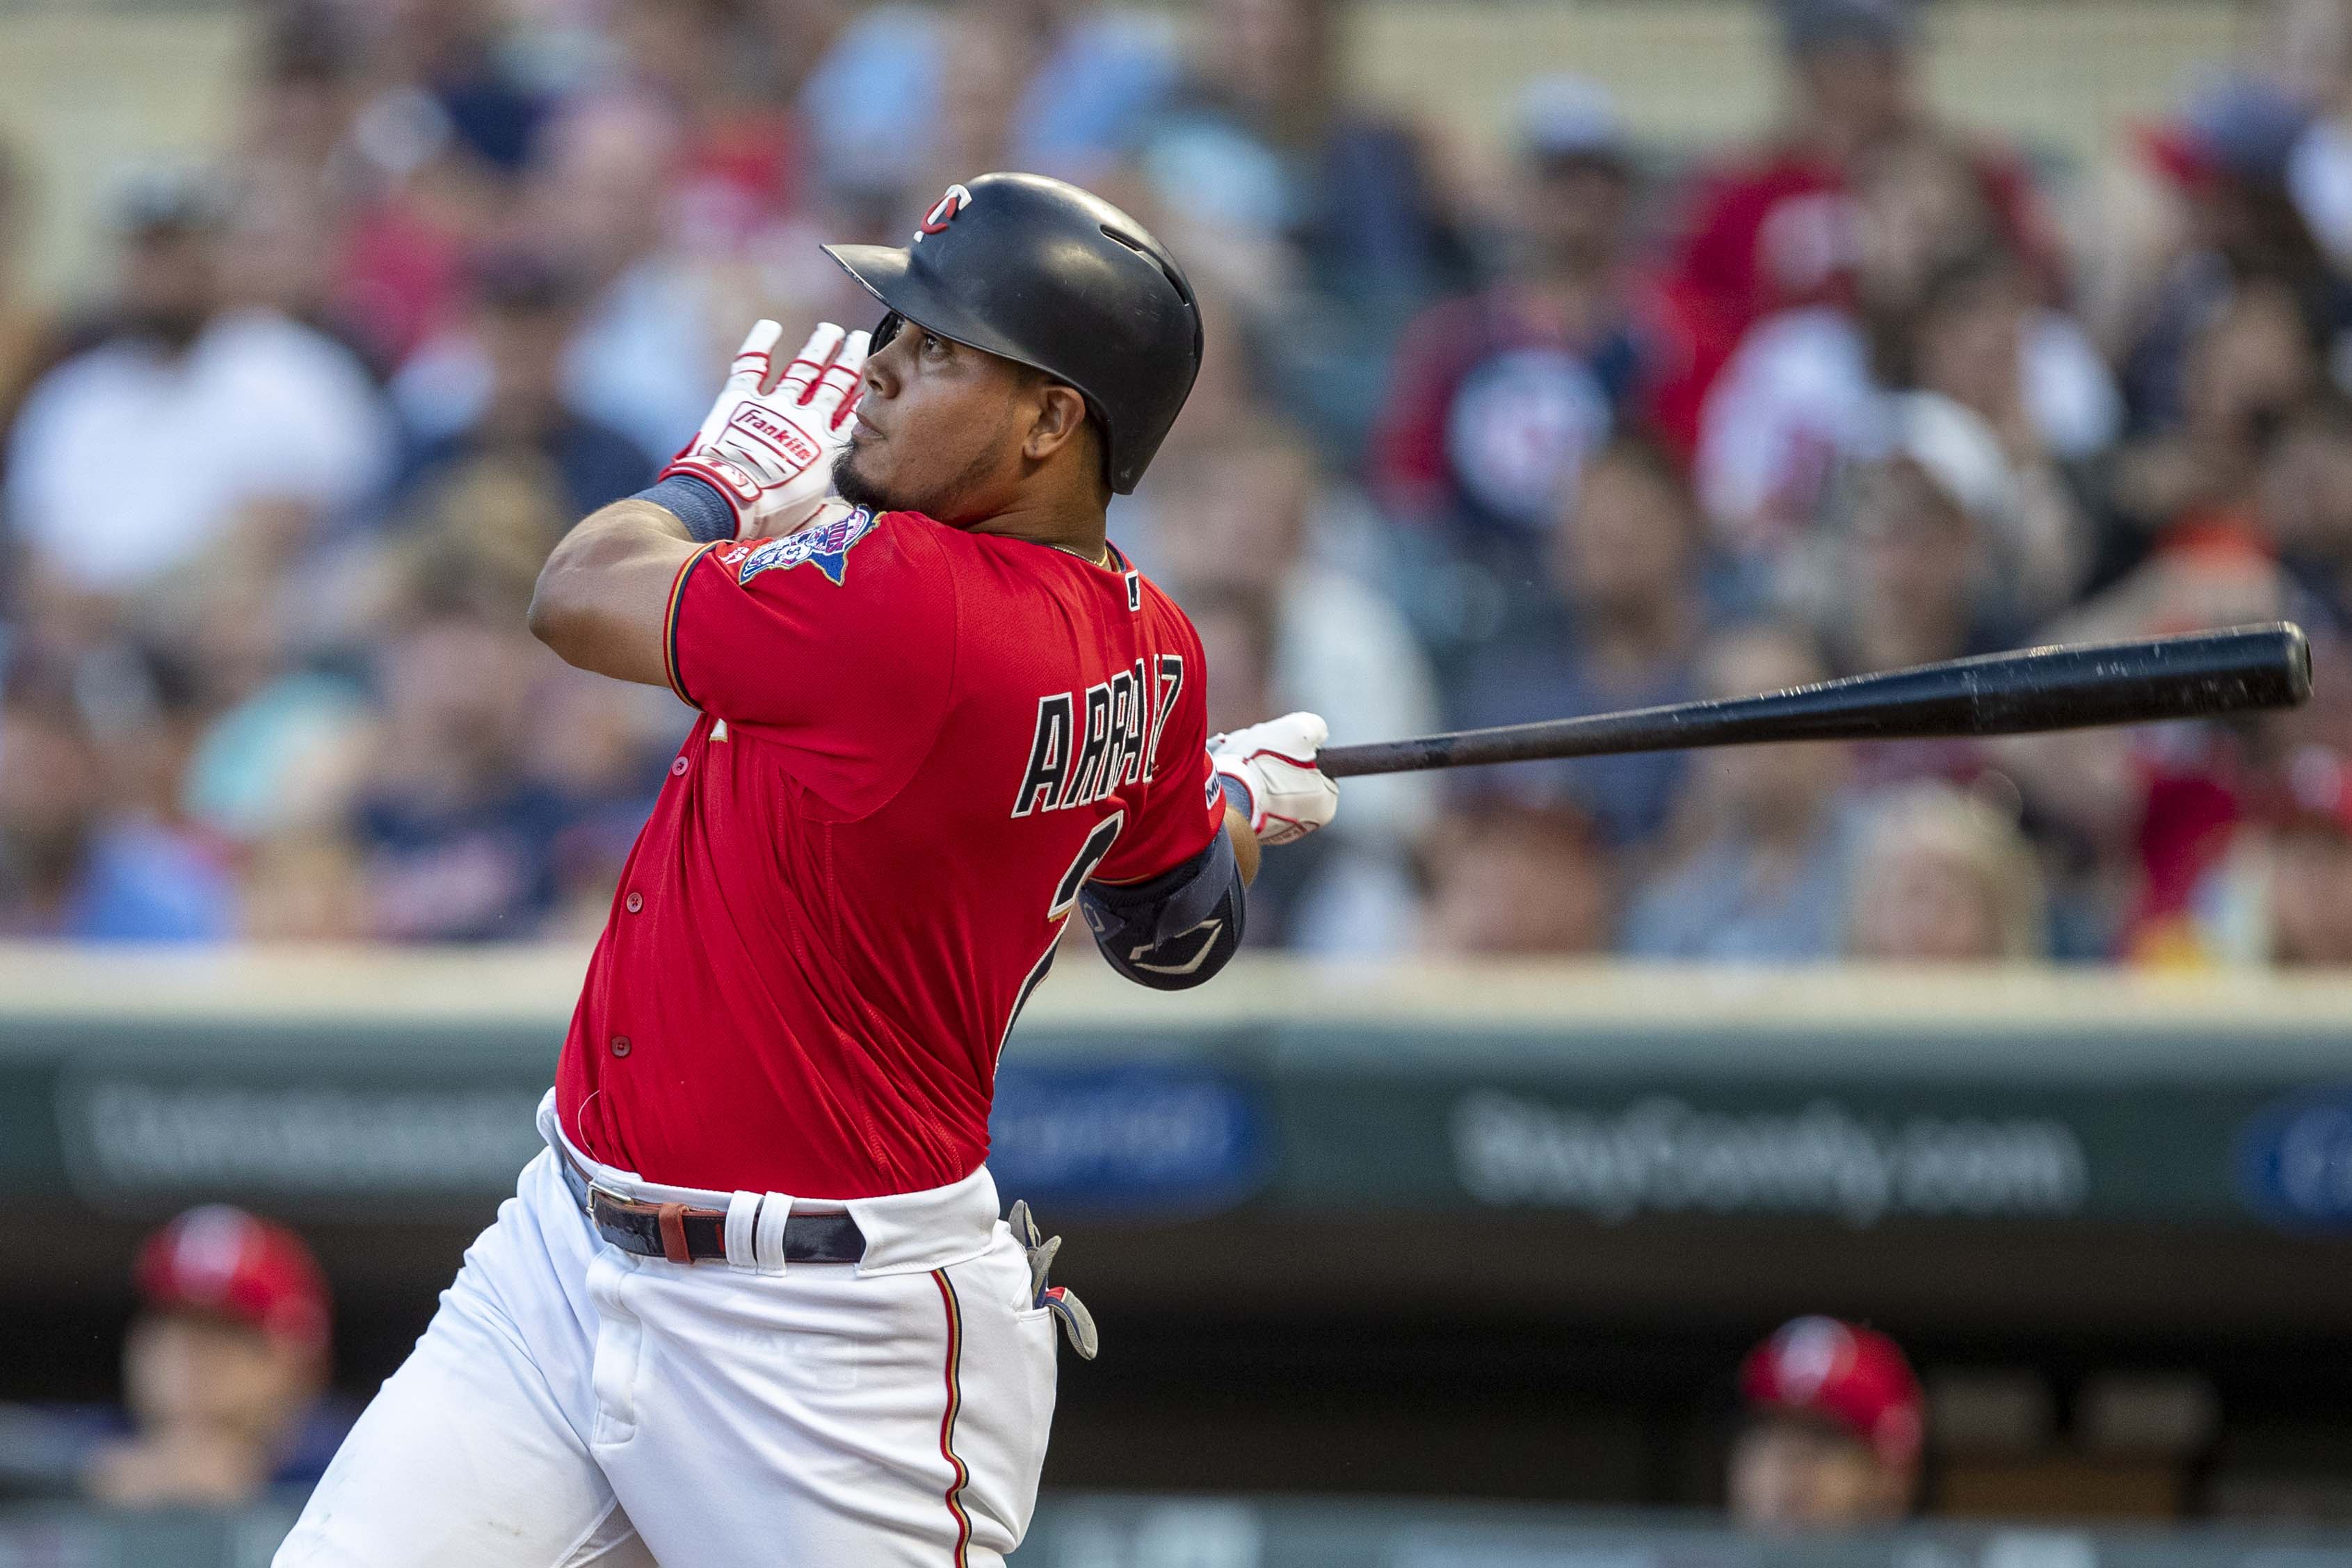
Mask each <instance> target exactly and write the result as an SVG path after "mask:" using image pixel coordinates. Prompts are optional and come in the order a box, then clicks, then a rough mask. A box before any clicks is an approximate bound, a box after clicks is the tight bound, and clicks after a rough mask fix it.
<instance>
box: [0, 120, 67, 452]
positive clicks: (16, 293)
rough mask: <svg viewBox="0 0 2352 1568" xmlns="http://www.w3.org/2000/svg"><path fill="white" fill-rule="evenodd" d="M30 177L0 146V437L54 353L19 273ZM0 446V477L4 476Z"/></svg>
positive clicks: (44, 320) (48, 329)
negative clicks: (27, 391) (28, 389)
mask: <svg viewBox="0 0 2352 1568" xmlns="http://www.w3.org/2000/svg"><path fill="white" fill-rule="evenodd" d="M29 183H30V176H29V174H28V173H27V172H26V169H25V166H24V164H23V162H21V161H20V160H19V159H18V158H17V156H16V151H15V150H14V149H13V148H11V147H10V146H9V145H8V144H7V143H6V142H5V141H0V434H5V432H6V430H7V429H8V427H9V426H10V425H11V424H12V423H15V421H16V407H17V404H19V403H20V402H23V401H24V397H25V392H26V388H28V387H30V386H31V385H32V384H33V378H34V377H36V376H37V375H38V374H39V373H40V371H41V370H42V368H43V367H44V366H45V365H46V364H47V361H48V358H49V356H50V354H51V352H52V349H53V344H54V334H53V329H52V326H51V322H50V319H49V313H48V312H47V311H46V310H44V309H42V308H40V307H39V306H38V305H37V304H36V303H35V301H34V299H33V297H32V295H31V292H30V291H29V290H28V289H27V288H26V285H25V282H24V280H23V279H22V278H21V277H19V276H18V274H17V265H18V263H19V261H20V260H21V259H22V251H23V247H24V244H25V231H26V227H27V225H28V223H29V220H30V218H31V216H32V214H31V213H30V211H29V210H28V209H29V207H30V205H31V200H32V192H31V191H30V190H29V189H28V185H29ZM6 462H7V455H6V452H5V441H0V475H5V472H6V466H5V465H6Z"/></svg>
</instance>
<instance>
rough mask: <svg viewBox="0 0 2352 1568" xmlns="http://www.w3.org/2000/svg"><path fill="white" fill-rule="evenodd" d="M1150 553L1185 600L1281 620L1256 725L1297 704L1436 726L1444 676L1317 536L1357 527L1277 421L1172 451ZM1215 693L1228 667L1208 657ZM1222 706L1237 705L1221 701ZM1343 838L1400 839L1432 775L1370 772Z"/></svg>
mask: <svg viewBox="0 0 2352 1568" xmlns="http://www.w3.org/2000/svg"><path fill="white" fill-rule="evenodd" d="M1146 483H1147V486H1148V489H1149V492H1150V503H1151V513H1152V523H1151V544H1152V546H1153V548H1152V549H1151V551H1150V562H1151V566H1152V570H1153V572H1154V575H1155V576H1157V577H1159V578H1161V579H1163V580H1165V582H1166V584H1167V586H1168V588H1169V591H1171V592H1172V593H1173V594H1175V595H1176V596H1177V599H1178V601H1180V602H1181V603H1183V604H1185V605H1186V606H1187V607H1188V608H1190V607H1192V606H1193V605H1194V603H1195V601H1196V598H1197V596H1198V595H1200V594H1201V593H1202V592H1204V591H1224V592H1230V593H1236V594H1241V595H1244V596H1253V595H1255V596H1263V597H1264V600H1265V604H1266V606H1267V609H1268V612H1269V613H1270V614H1271V616H1272V618H1273V624H1272V635H1273V643H1272V647H1271V649H1270V651H1269V653H1270V658H1271V664H1270V665H1269V666H1268V668H1267V679H1268V681H1269V682H1270V683H1271V687H1272V693H1273V695H1272V696H1271V698H1270V702H1271V704H1272V706H1267V707H1265V709H1264V710H1262V711H1259V712H1255V713H1249V714H1247V715H1245V716H1236V717H1235V718H1234V723H1233V724H1232V725H1230V726H1228V725H1224V724H1223V723H1222V721H1220V722H1219V723H1218V725H1217V726H1216V727H1220V728H1224V727H1239V726H1241V725H1244V724H1255V723H1256V722H1258V721H1259V720H1260V719H1264V718H1268V717H1271V716H1274V715H1275V714H1278V713H1285V712H1288V711H1290V710H1291V709H1293V708H1306V709H1308V710H1310V711H1312V712H1315V713H1318V714H1321V715H1322V716H1324V717H1325V718H1326V719H1328V720H1329V721H1330V725H1331V732H1332V733H1333V734H1334V735H1335V736H1341V737H1350V738H1354V737H1360V738H1363V739H1371V738H1373V737H1380V736H1402V735H1425V734H1427V733H1429V732H1430V731H1431V730H1432V729H1434V728H1435V727H1437V722H1438V700H1437V691H1436V683H1435V678H1434V676H1433V674H1432V673H1431V670H1430V665H1429V660H1428V658H1427V656H1426V655H1425V654H1424V653H1423V652H1422V649H1421V646H1420V644H1419V643H1417V642H1416V641H1415V640H1414V638H1413V634H1412V628H1411V626H1410V625H1409V624H1408V623H1407V622H1406V621H1405V620H1404V618H1403V616H1402V614H1400V613H1399V612H1398V610H1397V607H1396V606H1395V604H1394V603H1393V602H1391V601H1390V600H1388V599H1386V598H1384V597H1382V596H1381V594H1380V593H1379V592H1378V591H1376V590H1375V589H1374V588H1373V587H1372V586H1370V585H1369V584H1367V583H1366V582H1364V581H1363V580H1361V579H1360V577H1359V576H1358V575H1357V574H1355V573H1354V572H1352V571H1349V570H1342V569H1341V568H1339V567H1338V566H1335V565H1332V564H1330V561H1329V560H1328V559H1327V558H1328V555H1329V554H1330V553H1333V552H1331V551H1330V550H1329V549H1323V550H1318V549H1317V547H1318V545H1319V544H1324V543H1325V542H1326V541H1325V540H1324V539H1323V538H1318V536H1321V535H1328V534H1331V533H1334V532H1339V531H1343V530H1345V529H1346V528H1349V526H1350V524H1349V521H1348V520H1347V519H1344V518H1342V517H1334V516H1333V514H1334V513H1335V512H1339V511H1342V510H1344V508H1345V507H1346V503H1345V501H1344V500H1343V499H1342V498H1340V497H1337V496H1335V495H1333V494H1331V493H1330V491H1329V490H1328V488H1327V486H1326V484H1325V481H1324V476H1323V474H1322V471H1321V468H1320V466H1319V465H1318V463H1317V462H1316V459H1315V455H1314V454H1313V453H1312V452H1311V451H1309V450H1308V449H1307V446H1306V445H1305V444H1304V443H1303V442H1301V441H1300V440H1299V439H1297V436H1295V435H1294V434H1290V433H1289V432H1287V431H1286V430H1284V429H1283V428H1281V427H1280V426H1279V425H1277V424H1275V423H1265V424H1262V425H1259V426H1257V427H1256V428H1249V429H1241V430H1234V431H1228V432H1225V433H1223V435H1222V436H1221V437H1220V438H1218V439H1216V440H1215V441H1213V443H1211V444H1208V445H1206V446H1205V447H1203V448H1201V449H1199V450H1197V451H1193V452H1184V451H1181V450H1180V451H1179V452H1177V453H1175V454H1173V455H1163V456H1162V458H1160V460H1159V462H1158V463H1156V464H1155V465H1154V467H1153V470H1152V473H1151V476H1150V479H1149V480H1148V481H1147V482H1146ZM1209 668H1210V672H1211V673H1210V682H1211V686H1212V692H1214V688H1215V684H1216V682H1217V680H1218V678H1219V677H1218V674H1217V673H1216V671H1217V664H1216V660H1215V659H1214V658H1212V659H1211V660H1210V661H1209ZM1220 706H1225V705H1223V704H1222V703H1221V705H1220ZM1429 808H1430V787H1429V782H1428V780H1426V779H1411V778H1403V779H1366V780H1364V781H1363V782H1362V783H1361V784H1360V785H1359V786H1358V787H1357V788H1356V789H1354V790H1353V791H1352V792H1351V797H1350V799H1349V816H1350V817H1351V818H1352V821H1350V822H1349V824H1348V825H1347V826H1346V827H1345V828H1341V827H1340V826H1339V824H1338V823H1336V822H1335V823H1334V824H1333V831H1334V833H1335V834H1336V835H1337V836H1339V837H1340V838H1348V839H1356V840H1362V839H1368V838H1369V839H1372V840H1383V841H1390V842H1395V843H1401V842H1402V841H1403V840H1405V839H1407V838H1410V837H1411V836H1412V834H1413V833H1415V832H1417V831H1419V830H1420V828H1421V826H1422V825H1423V822H1425V821H1427V820H1428V816H1429Z"/></svg>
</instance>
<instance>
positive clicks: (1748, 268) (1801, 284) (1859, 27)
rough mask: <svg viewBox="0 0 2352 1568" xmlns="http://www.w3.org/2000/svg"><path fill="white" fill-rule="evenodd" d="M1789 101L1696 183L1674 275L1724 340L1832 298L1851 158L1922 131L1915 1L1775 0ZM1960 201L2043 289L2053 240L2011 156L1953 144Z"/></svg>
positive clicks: (2051, 293)
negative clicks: (1766, 129)
mask: <svg viewBox="0 0 2352 1568" xmlns="http://www.w3.org/2000/svg"><path fill="white" fill-rule="evenodd" d="M1775 8H1776V9H1777V11H1778V13H1779V16H1780V35H1781V42H1782V47H1783V48H1784V50H1785V51H1786V59H1787V61H1788V68H1789V77H1788V107H1787V110H1786V118H1785V120H1784V122H1783V124H1782V126H1781V128H1780V131H1779V132H1778V133H1777V134H1776V135H1775V136H1774V137H1773V138H1772V139H1771V140H1770V141H1769V142H1767V143H1766V144H1765V145H1764V146H1762V147H1760V148H1759V149H1757V150H1755V151H1754V152H1750V153H1748V154H1747V155H1745V156H1743V157H1740V158H1738V159H1737V160H1733V161H1729V162H1726V163H1724V164H1722V165H1720V166H1718V167H1717V168H1716V169H1714V170H1712V171H1710V172H1706V173H1705V174H1704V175H1702V177H1701V178H1700V179H1699V181H1698V182H1697V185H1696V190H1695V192H1694V193H1693V194H1692V196H1691V198H1690V202H1689V211H1688V214H1687V217H1686V220H1685V228H1684V232H1683V235H1682V238H1681V240H1680V243H1679V246H1678V248H1677V255H1676V258H1675V271H1676V274H1677V281H1678V283H1679V284H1680V286H1681V287H1683V288H1684V289H1685V290H1686V291H1687V294H1688V297H1689V298H1691V299H1692V300H1694V301H1695V302H1696V305H1697V306H1698V307H1699V308H1701V309H1703V310H1704V311H1705V312H1706V317H1707V318H1708V319H1709V320H1710V321H1711V324H1712V326H1713V328H1714V329H1715V330H1716V331H1717V333H1719V334H1720V335H1721V337H1722V339H1723V340H1725V341H1733V340H1737V339H1738V336H1739V335H1740V333H1742V332H1743V331H1745V330H1746V329H1747V328H1748V325H1749V324H1750V323H1751V322H1753V321H1755V320H1757V319H1759V318H1760V317H1762V316H1764V315H1765V314H1767V313H1769V312H1770V311H1774V310H1780V309H1784V308H1789V307H1790V306H1795V305H1803V304H1809V303H1813V302H1816V301H1820V300H1823V299H1835V298H1839V297H1840V296H1841V294H1842V292H1843V289H1844V288H1845V287H1847V286H1848V283H1849V281H1850V277H1849V269H1850V268H1851V267H1853V263H1854V261H1855V259H1856V257H1857V256H1858V255H1859V254H1860V252H1861V249H1862V240H1861V236H1860V235H1859V233H1858V230H1859V229H1861V228H1862V227H1863V226H1864V219H1863V217H1862V214H1860V213H1859V212H1858V211H1857V209H1856V206H1855V204H1854V203H1853V201H1852V200H1851V199H1850V197H1849V194H1848V191H1849V181H1850V180H1851V179H1852V178H1853V176H1854V174H1855V172H1856V169H1857V165H1858V163H1859V162H1861V161H1862V160H1863V159H1864V156H1865V155H1866V154H1868V153H1871V152H1874V151H1875V150H1877V149H1878V148H1880V147H1882V146H1884V145H1885V144H1886V143H1888V142H1890V141H1895V140H1897V139H1900V138H1904V137H1906V136H1916V135H1917V134H1919V133H1920V132H1922V131H1928V130H1929V129H1930V125H1931V122H1930V120H1929V119H1928V116H1927V110H1926V108H1925V106H1924V105H1923V104H1922V102H1921V101H1920V92H1919V86H1918V70H1917V64H1918V53H1919V47H1920V39H1919V16H1918V12H1919V9H1920V7H1919V5H1917V4H1916V0H1777V4H1776V7H1775ZM1959 156H1960V158H1961V161H1962V167H1963V170H1964V172H1965V176H1966V183H1967V184H1968V186H1969V199H1970V202H1971V204H1975V205H1979V206H1980V207H1981V208H1982V209H1983V210H1984V212H1985V213H1986V214H1987V218H1988V221H1989V223H1990V226H1991V228H1992V230H1993V232H1994V233H1995V235H1997V236H1998V237H1999V239H2000V243H2002V244H2004V245H2006V246H2010V247H2011V248H2012V249H2013V250H2015V251H2016V252H2017V253H2018V254H2019V255H2020V256H2022V257H2024V258H2025V259H2026V261H2027V263H2028V265H2029V266H2030V267H2032V269H2033V271H2034V273H2035V275H2036V276H2037V277H2038V278H2040V279H2041V280H2042V282H2043V284H2044V285H2045V290H2044V297H2045V298H2055V297H2056V287H2055V284H2056V280H2057V269H2056V259H2055V258H2056V248H2055V245H2054V239H2053V235H2052V232H2051V230H2050V228H2049V226H2048V225H2047V223H2046V220H2045V219H2044V218H2043V216H2042V213H2041V211H2040V207H2039V203H2038V199H2037V197H2036V196H2035V193H2034V191H2033V188H2032V183H2031V181H2030V179H2029V178H2028V176H2027V173H2026V172H2025V170H2024V168H2023V166H2022V165H2021V163H2019V162H2017V161H2016V160H2015V159H2014V158H2012V157H2011V156H2009V155H2008V154H2006V153H2004V152H1997V151H1994V150H1992V149H1990V148H1989V147H1986V146H1982V145H1971V146H1969V147H1968V148H1967V149H1965V150H1964V151H1962V152H1960V154H1959Z"/></svg>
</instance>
